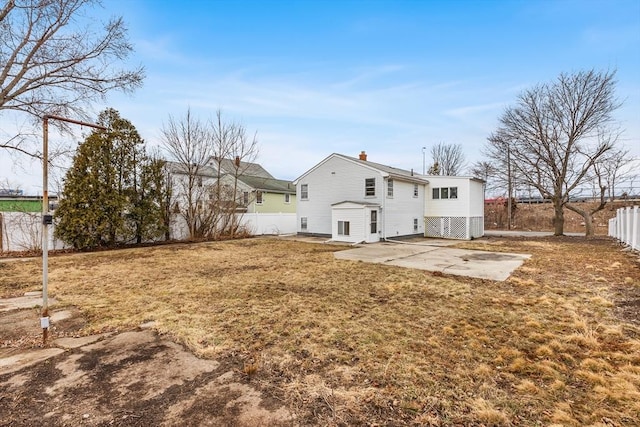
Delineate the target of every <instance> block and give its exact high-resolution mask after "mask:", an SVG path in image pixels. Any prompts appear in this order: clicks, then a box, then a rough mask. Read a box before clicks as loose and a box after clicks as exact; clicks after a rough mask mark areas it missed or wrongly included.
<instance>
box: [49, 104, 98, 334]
mask: <svg viewBox="0 0 640 427" xmlns="http://www.w3.org/2000/svg"><path fill="white" fill-rule="evenodd" d="M49 120H59V121H62V122H67V123H73V124H76V125H80V126H87V127H91V128H95V129H100V130H107V128H105V127H104V126H100V125H96V124H93V123H86V122H81V121H78V120H73V119H67V118H65V117H59V116H52V115H49V114H47V115H45V116H44V117H43V118H42V314H41V316H40V327H41V328H42V343H43V344H46V343H47V335H48V334H49V296H48V286H49V225H51V224H53V215H51V214H50V213H49Z"/></svg>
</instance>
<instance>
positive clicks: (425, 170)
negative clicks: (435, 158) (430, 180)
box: [422, 147, 427, 175]
mask: <svg viewBox="0 0 640 427" xmlns="http://www.w3.org/2000/svg"><path fill="white" fill-rule="evenodd" d="M426 150H427V147H422V175H426V174H427V169H426V166H427V164H426V161H425V154H426Z"/></svg>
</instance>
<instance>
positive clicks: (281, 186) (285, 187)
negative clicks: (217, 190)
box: [238, 175, 296, 194]
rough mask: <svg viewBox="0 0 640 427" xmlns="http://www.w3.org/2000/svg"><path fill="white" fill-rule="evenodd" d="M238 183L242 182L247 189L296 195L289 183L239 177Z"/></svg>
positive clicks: (253, 177) (256, 177) (257, 177)
mask: <svg viewBox="0 0 640 427" xmlns="http://www.w3.org/2000/svg"><path fill="white" fill-rule="evenodd" d="M238 180H239V181H242V182H244V183H245V184H247V185H248V186H249V187H251V188H254V189H256V190H260V191H269V192H272V193H289V194H295V193H296V186H295V185H293V183H292V182H291V181H285V180H282V179H275V178H263V177H259V176H245V175H242V176H239V177H238Z"/></svg>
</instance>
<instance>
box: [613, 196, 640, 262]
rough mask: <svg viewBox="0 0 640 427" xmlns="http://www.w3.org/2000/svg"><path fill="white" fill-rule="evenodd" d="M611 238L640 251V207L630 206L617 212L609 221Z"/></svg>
mask: <svg viewBox="0 0 640 427" xmlns="http://www.w3.org/2000/svg"><path fill="white" fill-rule="evenodd" d="M609 236H611V237H614V238H616V239H618V240H620V241H621V242H622V243H624V244H626V245H629V246H631V248H632V249H634V250H636V251H640V206H628V207H626V208H620V209H618V210H617V211H616V217H615V218H611V219H610V220H609Z"/></svg>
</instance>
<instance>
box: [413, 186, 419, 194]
mask: <svg viewBox="0 0 640 427" xmlns="http://www.w3.org/2000/svg"><path fill="white" fill-rule="evenodd" d="M413 197H418V184H413Z"/></svg>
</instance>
